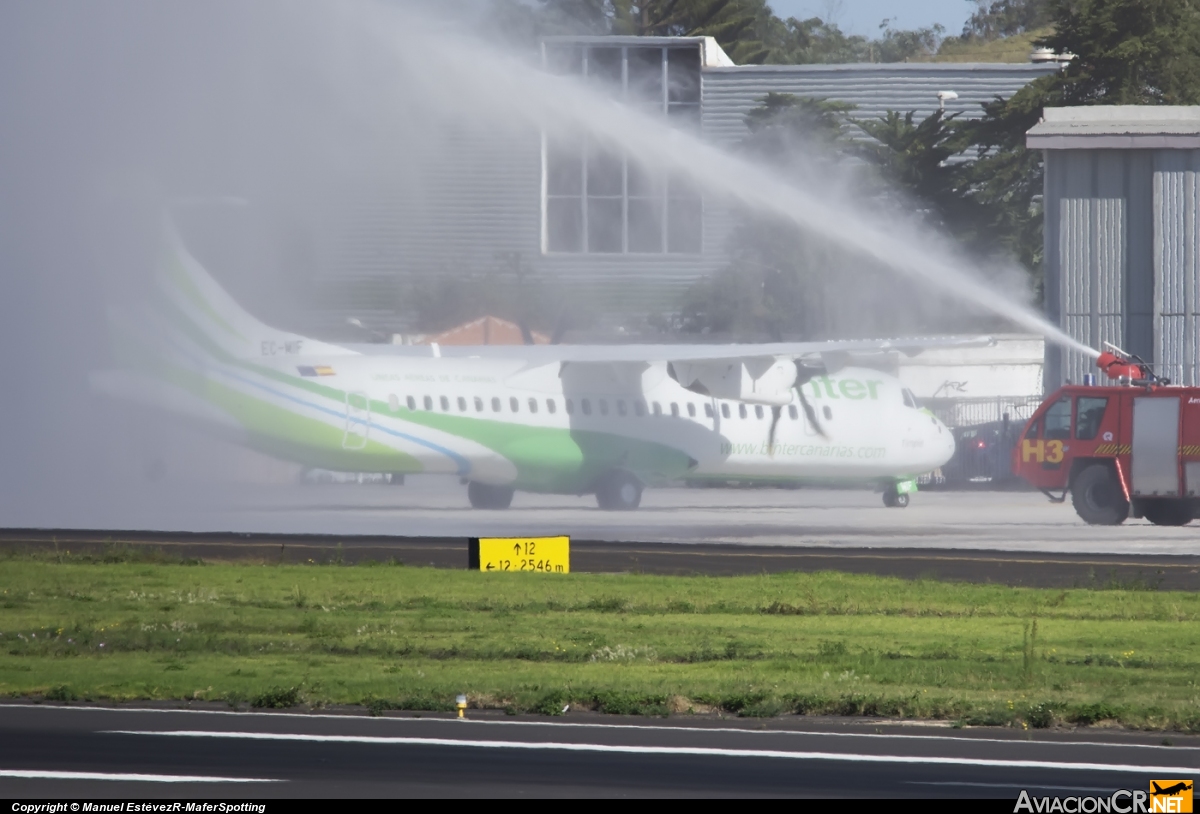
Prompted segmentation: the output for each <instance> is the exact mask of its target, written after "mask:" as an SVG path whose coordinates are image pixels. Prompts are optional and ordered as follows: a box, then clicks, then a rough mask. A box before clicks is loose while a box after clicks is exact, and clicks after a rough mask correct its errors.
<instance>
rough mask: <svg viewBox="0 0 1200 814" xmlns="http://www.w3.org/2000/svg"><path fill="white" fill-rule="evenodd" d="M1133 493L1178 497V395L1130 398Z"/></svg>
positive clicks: (1147, 495)
mask: <svg viewBox="0 0 1200 814" xmlns="http://www.w3.org/2000/svg"><path fill="white" fill-rule="evenodd" d="M1130 476H1131V478H1130V479H1131V480H1132V481H1133V494H1134V495H1137V496H1140V497H1178V496H1179V398H1178V397H1177V396H1176V397H1170V396H1167V397H1153V396H1144V397H1142V398H1135V399H1134V400H1133V461H1132V464H1131V466H1130Z"/></svg>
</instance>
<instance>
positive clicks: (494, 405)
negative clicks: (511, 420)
mask: <svg viewBox="0 0 1200 814" xmlns="http://www.w3.org/2000/svg"><path fill="white" fill-rule="evenodd" d="M492 412H493V413H498V412H500V399H499V398H498V397H496V396H492Z"/></svg>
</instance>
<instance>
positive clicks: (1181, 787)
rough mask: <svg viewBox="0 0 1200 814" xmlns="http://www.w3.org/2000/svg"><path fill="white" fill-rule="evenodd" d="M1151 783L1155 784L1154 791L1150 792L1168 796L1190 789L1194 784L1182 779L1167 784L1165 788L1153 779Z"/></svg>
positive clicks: (1155, 794)
mask: <svg viewBox="0 0 1200 814" xmlns="http://www.w3.org/2000/svg"><path fill="white" fill-rule="evenodd" d="M1150 785H1151V786H1154V791H1152V792H1150V794H1152V795H1154V796H1158V795H1165V796H1167V797H1172V796H1174V795H1176V794H1178V793H1179V792H1181V791H1188V790H1190V789H1191V788H1192V784H1191V783H1188V782H1187V781H1186V780H1180V781H1179V782H1178V783H1175V784H1173V785H1170V786H1167V787H1166V788H1165V789H1164V788H1163V787H1162V786H1160V785H1158V784H1157V783H1155V782H1154V781H1153V780H1151V781H1150Z"/></svg>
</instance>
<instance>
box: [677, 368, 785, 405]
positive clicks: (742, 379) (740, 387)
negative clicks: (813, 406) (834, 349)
mask: <svg viewBox="0 0 1200 814" xmlns="http://www.w3.org/2000/svg"><path fill="white" fill-rule="evenodd" d="M667 370H668V372H669V373H670V374H671V378H673V379H675V381H677V382H679V383H680V384H681V385H682V386H683V387H685V388H687V389H688V390H691V391H692V392H693V393H699V394H700V395H703V396H713V397H714V398H719V399H731V400H735V401H745V402H749V403H750V404H768V405H771V406H773V407H782V406H783V405H785V404H789V403H791V401H792V387H793V386H794V385H795V384H796V364H795V362H793V361H792V360H791V359H778V358H775V357H773V356H767V357H753V358H749V359H729V360H725V359H722V360H720V361H704V362H672V363H671V364H670V365H669V366H668V367H667Z"/></svg>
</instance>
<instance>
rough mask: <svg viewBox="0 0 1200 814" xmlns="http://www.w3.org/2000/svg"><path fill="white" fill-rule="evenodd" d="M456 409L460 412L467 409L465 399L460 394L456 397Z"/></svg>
mask: <svg viewBox="0 0 1200 814" xmlns="http://www.w3.org/2000/svg"><path fill="white" fill-rule="evenodd" d="M458 411H459V412H460V413H465V412H466V411H467V400H466V399H465V398H463V397H462V396H459V397H458Z"/></svg>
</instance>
